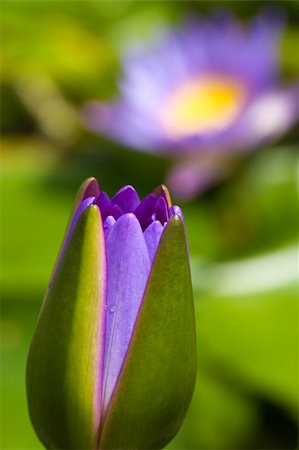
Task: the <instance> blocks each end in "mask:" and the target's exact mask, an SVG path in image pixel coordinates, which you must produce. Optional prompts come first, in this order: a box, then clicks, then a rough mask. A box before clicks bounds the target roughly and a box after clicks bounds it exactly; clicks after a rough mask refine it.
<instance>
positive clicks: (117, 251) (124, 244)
mask: <svg viewBox="0 0 299 450" xmlns="http://www.w3.org/2000/svg"><path fill="white" fill-rule="evenodd" d="M106 252H107V273H108V279H107V302H106V303H107V309H106V314H107V315H106V319H107V321H106V337H105V356H104V380H105V381H104V385H103V398H104V411H105V410H106V408H107V406H108V404H109V401H110V399H111V396H112V393H113V391H114V388H115V386H116V383H117V379H118V376H119V373H120V370H121V367H122V364H123V361H124V358H125V355H126V352H127V349H128V346H129V342H130V339H131V335H132V332H133V329H134V325H135V321H136V317H137V314H138V310H139V306H140V303H141V301H142V298H143V293H144V290H145V286H146V283H147V280H148V276H149V273H150V270H151V260H150V257H149V252H148V249H147V246H146V243H145V239H144V236H143V232H142V229H141V227H140V224H139V221H138V220H137V218H136V217H135V215H134V214H132V213H130V214H124V215H123V216H122V217H121V218H120V219H119V220H117V221H116V223H115V224H114V225H113V226H112V228H111V229H110V232H109V233H108V236H107V240H106ZM112 349H113V351H112Z"/></svg>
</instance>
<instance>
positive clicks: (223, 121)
mask: <svg viewBox="0 0 299 450" xmlns="http://www.w3.org/2000/svg"><path fill="white" fill-rule="evenodd" d="M282 31H283V20H282V19H278V18H277V17H274V16H273V15H272V14H271V13H269V12H268V13H263V14H261V15H260V16H258V17H257V18H256V19H255V20H253V21H252V22H251V23H250V24H248V25H247V26H245V25H242V24H240V23H239V22H238V21H237V20H236V19H235V18H234V17H232V16H230V15H228V14H227V15H225V14H223V15H218V16H215V17H213V18H211V19H210V20H208V19H203V18H192V19H188V20H185V22H184V23H183V25H181V26H180V27H177V28H175V29H172V30H168V31H165V32H164V34H162V36H160V39H158V40H157V42H155V43H154V44H152V45H150V46H148V47H146V46H145V47H144V48H143V49H141V50H140V46H139V50H138V51H136V50H132V51H130V52H128V53H127V54H124V55H123V72H122V75H121V77H120V79H119V82H118V88H119V96H118V97H117V98H115V99H114V100H112V101H111V102H107V103H101V102H99V101H91V102H90V103H88V104H87V105H86V106H85V108H84V112H83V118H84V123H85V125H86V127H87V128H88V129H90V130H91V131H94V132H97V133H101V134H104V135H106V136H108V137H110V138H111V139H112V140H115V141H118V142H120V143H121V144H123V145H125V146H128V147H130V148H134V149H136V150H140V151H146V152H152V153H156V154H166V155H171V156H173V157H175V158H179V164H181V163H182V161H183V160H184V158H185V157H188V155H190V154H192V155H193V154H198V153H204V154H207V153H212V154H213V155H215V154H216V155H217V154H219V155H220V158H221V155H222V154H223V153H225V154H236V153H242V152H244V151H246V150H251V149H255V148H257V147H259V146H261V145H262V144H264V143H265V142H269V141H272V140H275V139H277V138H279V137H280V136H281V135H283V134H284V133H285V132H286V131H288V129H289V128H290V127H291V126H292V125H293V124H294V123H295V122H296V121H297V120H298V117H299V106H298V105H299V84H298V83H297V84H296V83H295V85H292V86H282V85H281V84H280V83H279V64H278V59H279V42H280V39H281V36H282ZM213 158H214V156H213V157H212V159H213ZM196 165H197V166H198V170H197V171H195V172H197V174H198V175H196V173H195V172H194V170H192V166H190V178H193V179H194V178H195V176H197V180H195V179H194V182H193V183H192V188H191V187H190V189H189V191H188V192H185V190H184V186H181V183H180V180H181V178H182V174H181V173H180V174H179V176H178V177H177V178H176V174H177V172H178V170H177V169H176V168H175V170H174V172H173V174H172V175H171V177H170V180H171V181H172V180H174V182H173V185H172V188H174V189H175V193H176V194H180V193H181V194H182V197H188V196H192V195H193V194H194V192H196V191H200V190H202V189H205V188H206V187H208V186H210V185H211V184H213V182H214V181H215V180H216V179H217V178H219V177H220V178H221V177H222V173H221V170H219V168H218V167H216V168H215V170H213V168H212V167H209V170H208V171H207V174H205V173H203V170H204V167H203V168H201V167H200V165H201V158H200V157H199V159H198V161H197V164H196ZM216 165H217V164H216ZM222 165H225V164H224V162H223V161H222ZM187 166H188V165H184V170H185V171H186V168H187ZM224 171H225V170H224ZM176 181H177V182H176ZM181 187H182V192H180V189H181ZM183 191H184V192H185V193H184V192H183Z"/></svg>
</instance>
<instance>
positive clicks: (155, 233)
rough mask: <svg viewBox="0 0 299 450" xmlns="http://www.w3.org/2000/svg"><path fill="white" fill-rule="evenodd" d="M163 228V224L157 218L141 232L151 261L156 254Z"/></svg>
mask: <svg viewBox="0 0 299 450" xmlns="http://www.w3.org/2000/svg"><path fill="white" fill-rule="evenodd" d="M163 230H164V227H163V225H161V222H159V220H156V221H155V222H152V223H151V224H150V226H149V227H147V229H146V230H145V231H144V233H143V234H144V239H145V242H146V245H147V248H148V252H149V255H150V258H151V260H152V261H153V260H154V257H155V255H156V252H157V249H158V245H159V242H160V238H161V235H162V232H163Z"/></svg>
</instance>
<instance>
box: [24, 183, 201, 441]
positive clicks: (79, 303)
mask: <svg viewBox="0 0 299 450" xmlns="http://www.w3.org/2000/svg"><path fill="white" fill-rule="evenodd" d="M183 221H184V219H183V215H182V212H181V210H180V208H178V207H176V206H171V203H170V197H169V193H168V191H167V189H166V188H165V187H164V186H161V187H159V188H157V189H155V191H153V193H151V194H149V195H148V196H146V197H145V198H144V199H143V200H142V201H140V199H139V197H138V194H137V192H136V191H135V189H134V188H133V187H131V186H125V187H123V188H122V189H121V190H120V191H118V192H117V193H116V194H115V195H114V197H113V198H112V199H110V198H109V196H108V195H107V194H106V193H105V192H102V191H100V189H99V186H98V184H97V182H96V180H95V179H93V178H91V179H89V180H87V181H86V182H85V183H84V185H82V187H81V189H80V191H79V194H78V196H77V200H76V207H75V212H74V214H73V217H72V220H71V221H70V224H69V226H68V231H67V233H66V236H65V239H64V243H63V245H62V249H61V252H60V255H59V257H58V260H57V263H56V266H55V268H54V271H53V275H52V278H51V281H50V284H49V289H48V291H47V294H46V297H45V300H44V302H43V305H42V309H41V312H40V316H39V319H38V324H37V327H36V331H35V334H34V337H33V340H32V343H31V347H30V352H29V357H28V363H27V379H26V382H27V397H28V405H29V412H30V417H31V421H32V424H33V426H34V428H35V431H36V433H37V435H38V437H39V438H40V440H41V442H42V443H43V444H44V446H45V447H46V448H55V449H61V450H67V449H77V450H78V449H82V450H83V449H85V450H88V449H90V450H95V449H123V450H125V449H154V448H162V447H164V446H165V445H166V444H167V443H168V442H169V441H170V440H171V439H172V438H173V436H174V435H175V434H176V432H177V431H178V429H179V428H180V425H181V423H182V421H183V419H184V416H185V413H186V411H187V408H188V405H189V402H190V399H191V396H192V392H193V388H194V382H195V372H196V356H195V355H196V351H195V326H194V310H193V298H192V286H191V278H190V268H189V255H188V247H187V242H186V235H185V228H184V222H183Z"/></svg>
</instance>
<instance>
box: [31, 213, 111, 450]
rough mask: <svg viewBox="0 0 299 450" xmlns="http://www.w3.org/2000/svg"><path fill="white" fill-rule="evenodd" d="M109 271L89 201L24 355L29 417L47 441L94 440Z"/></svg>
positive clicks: (85, 445) (91, 444)
mask: <svg viewBox="0 0 299 450" xmlns="http://www.w3.org/2000/svg"><path fill="white" fill-rule="evenodd" d="M105 275H106V269H105V247H104V237H103V231H102V224H101V215H100V212H99V209H98V207H97V206H95V205H92V206H90V207H88V208H87V209H86V210H85V211H84V212H83V213H82V215H81V216H80V218H79V220H78V222H77V224H76V226H75V228H74V231H73V233H72V236H71V239H70V241H69V244H68V246H67V248H66V251H65V253H64V255H63V258H62V260H61V264H60V265H59V268H58V270H57V272H56V274H55V277H54V279H53V280H52V284H51V288H50V289H49V291H48V293H47V296H46V299H45V301H44V304H43V307H42V310H41V313H40V317H39V320H38V325H37V328H36V332H35V335H34V337H33V340H32V344H31V348H30V352H29V357H28V362H27V376H26V383H27V397H28V405H29V412H30V417H31V421H32V424H33V426H34V428H35V431H36V433H37V435H38V436H39V438H40V440H41V442H42V443H43V444H44V445H45V447H46V448H53V449H63V450H66V449H85V450H87V449H93V450H94V449H95V447H96V442H97V439H98V431H99V430H98V428H99V422H100V417H99V415H100V410H99V408H100V404H101V392H100V387H101V379H100V377H101V373H100V361H101V360H102V355H101V354H100V349H102V348H103V345H101V340H102V338H103V330H104V324H103V319H102V318H103V316H104V313H103V311H104V292H105Z"/></svg>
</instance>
